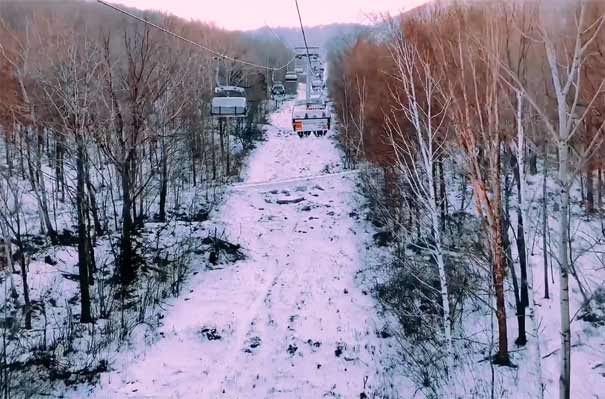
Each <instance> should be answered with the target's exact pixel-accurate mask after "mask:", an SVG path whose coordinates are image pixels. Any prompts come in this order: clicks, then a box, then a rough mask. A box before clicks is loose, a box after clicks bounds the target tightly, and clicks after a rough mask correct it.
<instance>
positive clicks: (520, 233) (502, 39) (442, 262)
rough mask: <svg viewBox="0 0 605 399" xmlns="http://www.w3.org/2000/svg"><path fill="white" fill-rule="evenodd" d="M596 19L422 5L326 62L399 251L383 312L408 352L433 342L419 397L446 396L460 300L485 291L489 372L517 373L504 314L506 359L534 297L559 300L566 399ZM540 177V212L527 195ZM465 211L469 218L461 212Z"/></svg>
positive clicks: (597, 165) (350, 158)
mask: <svg viewBox="0 0 605 399" xmlns="http://www.w3.org/2000/svg"><path fill="white" fill-rule="evenodd" d="M604 15H605V6H604V5H603V3H602V2H598V1H565V2H564V1H561V2H551V1H509V2H504V1H501V2H490V3H489V4H487V3H468V4H466V3H465V4H449V5H447V6H445V5H437V6H435V5H430V6H426V7H423V8H420V9H417V10H415V11H413V12H410V13H408V14H405V15H404V16H403V17H402V18H401V20H393V19H385V21H384V22H383V23H382V28H383V29H382V32H381V33H378V34H377V33H373V34H364V35H360V36H359V37H358V38H357V39H356V40H355V41H353V42H351V43H350V44H349V45H348V46H346V47H345V48H344V49H340V50H338V51H333V52H332V54H331V56H330V58H331V63H330V78H331V82H330V90H331V95H332V97H333V99H334V102H335V110H336V112H337V114H338V118H339V127H340V139H341V141H342V143H343V147H344V151H345V156H346V161H347V164H348V165H349V166H350V167H359V166H363V165H365V166H367V165H370V166H372V167H371V168H370V169H367V170H368V172H367V175H368V176H369V177H368V178H366V186H368V187H370V190H369V192H370V193H372V194H371V196H370V197H371V198H370V201H371V204H372V205H373V206H372V209H374V213H375V214H376V215H375V216H376V219H377V220H378V221H379V222H378V223H380V224H379V225H380V226H381V227H384V229H385V230H387V231H389V232H390V233H392V235H393V236H394V238H393V239H394V241H395V243H394V246H395V247H396V248H397V251H396V256H397V258H398V261H397V262H398V264H399V266H398V267H397V268H395V271H393V274H394V275H395V276H396V277H394V280H395V281H396V282H397V284H395V287H394V289H393V290H391V291H389V290H387V289H385V290H384V291H383V294H384V297H385V298H386V299H385V301H386V303H387V304H388V305H389V306H390V307H391V308H393V309H395V313H396V314H397V315H398V316H399V317H400V321H401V323H402V326H403V328H404V330H405V333H406V334H405V335H406V339H410V337H415V339H416V340H417V341H422V342H427V341H431V342H432V345H433V346H431V348H430V350H429V351H427V352H424V353H423V355H426V354H427V353H432V354H433V356H434V358H433V359H432V360H434V361H435V362H436V363H437V364H440V365H441V371H440V372H435V371H430V372H426V369H427V368H429V365H428V363H429V362H427V361H426V360H423V363H422V362H421V363H422V364H421V366H422V367H423V369H424V370H425V371H424V372H423V373H420V374H421V376H420V377H419V381H420V382H419V383H420V384H421V385H423V386H424V387H425V388H426V389H427V390H428V391H431V390H433V389H435V391H432V392H433V393H435V392H437V391H436V389H437V387H436V385H438V384H436V383H431V382H430V380H431V378H428V377H427V374H428V375H433V374H439V376H438V377H436V376H435V375H433V377H435V379H438V378H440V379H441V381H445V382H446V383H445V385H448V384H450V385H452V384H454V383H453V382H452V381H451V380H450V379H451V376H452V375H453V371H454V370H455V368H456V367H458V365H456V363H457V361H456V360H458V362H459V361H460V345H459V344H457V342H458V341H456V339H455V337H453V335H457V334H456V327H455V325H456V321H457V320H458V321H460V318H461V317H462V315H463V314H464V313H463V307H464V301H465V298H469V297H470V298H472V299H473V300H477V297H478V295H477V293H478V292H484V294H485V295H483V296H482V298H481V301H483V304H484V305H486V306H487V307H488V308H489V309H493V314H495V317H496V321H495V325H496V326H497V348H496V349H495V353H494V356H493V363H494V364H497V365H512V360H511V356H510V351H511V343H510V342H508V336H509V329H510V325H509V324H510V323H511V321H510V319H511V317H510V315H507V312H510V311H511V310H512V311H513V312H514V315H515V319H516V324H517V325H516V331H517V334H518V335H517V337H516V340H515V344H516V345H517V346H519V347H522V346H525V345H526V344H527V343H528V340H529V337H528V335H529V334H528V333H527V329H528V328H530V329H531V335H534V334H537V332H538V329H537V328H536V327H535V323H536V320H535V318H534V305H533V301H534V299H533V298H537V297H539V296H540V295H542V296H544V297H545V298H549V296H552V293H553V287H551V285H555V286H558V287H557V288H558V289H559V293H558V295H557V296H558V297H559V310H560V315H559V317H560V337H561V342H560V347H561V348H560V379H559V384H560V385H559V392H560V397H561V398H562V399H563V398H569V397H570V387H571V377H570V376H571V329H570V322H571V317H572V316H573V315H570V293H569V292H570V278H572V279H573V281H574V284H575V285H576V286H577V287H578V289H579V291H580V293H581V295H582V299H581V303H582V309H583V311H589V310H587V309H590V306H591V300H592V295H591V288H590V287H587V284H586V283H585V282H584V281H583V280H582V277H581V276H582V271H581V270H578V269H579V268H580V265H579V264H580V262H578V259H579V256H578V253H579V252H580V249H579V248H577V247H576V248H574V241H575V240H574V236H573V235H574V232H573V231H572V228H571V222H573V221H574V220H576V219H575V218H578V216H577V215H576V212H575V210H574V209H573V206H574V203H579V205H580V206H581V207H582V209H583V212H584V217H586V218H588V220H589V221H591V220H594V221H600V223H601V226H602V224H603V211H604V203H603V201H604V195H605V184H604V179H605V176H604V169H605V145H604V139H605V134H604V132H603V126H604V124H605V91H604V90H603V89H604V88H605V87H604V85H605V70H604V69H603V63H604V62H605V56H604V53H603V45H604V44H605V30H604V29H603V24H604V23H605V19H604ZM385 31H386V32H387V33H386V34H385V33H384V32H385ZM368 60H372V62H368ZM540 175H542V178H541V183H540V184H541V185H542V187H541V188H540V190H539V192H540V191H541V194H542V197H543V199H542V201H541V202H542V203H541V204H540V205H538V204H537V200H535V199H534V197H529V193H530V192H532V191H531V190H530V187H529V184H530V183H528V182H530V181H531V182H532V183H531V184H532V185H533V184H535V182H538V181H540ZM578 185H579V186H580V191H581V194H579V195H578V196H576V195H575V191H574V190H575V188H577V187H578ZM532 190H534V191H533V192H534V193H535V192H536V187H535V185H534V186H533V187H532ZM547 191H548V192H554V193H555V194H556V196H555V198H556V199H555V200H552V198H551V197H550V196H549V195H548V193H547ZM577 197H579V198H577ZM470 201H472V202H473V210H472V212H464V210H465V209H467V206H468V205H469V203H470ZM549 202H550V205H552V207H551V206H549ZM536 209H537V211H536ZM551 212H555V213H554V214H552V213H551ZM537 219H539V222H538V220H537ZM551 227H552V228H553V229H554V233H553V234H552V235H553V236H554V239H553V240H554V242H553V243H551V241H550V236H551V233H550V230H551ZM477 232H479V233H478V234H477ZM538 236H541V238H540V240H541V241H542V242H541V244H542V245H541V251H542V259H543V270H542V273H541V274H542V275H543V279H544V281H543V282H540V283H543V286H544V292H543V293H540V292H536V291H535V290H534V289H533V287H534V281H533V270H537V269H536V268H532V267H531V266H532V264H531V262H532V261H531V259H530V258H532V259H535V258H533V257H532V256H531V254H532V253H533V247H534V243H535V240H536V238H535V237H538ZM530 237H531V238H530ZM601 239H602V237H600V238H599V237H596V238H595V240H596V241H597V242H598V241H599V240H601ZM576 245H579V244H576ZM418 255H422V256H424V257H422V256H418ZM533 262H535V260H534V261H533ZM549 265H550V267H551V268H552V267H553V265H555V266H556V270H557V271H558V281H557V283H555V284H553V282H551V281H550V279H551V277H552V273H553V272H552V270H549ZM483 266H486V267H487V268H485V269H484V268H482V267H483ZM399 268H403V269H404V271H403V272H401V271H400V269H399ZM410 274H413V275H414V276H413V277H410ZM402 275H403V276H402ZM549 276H551V277H549ZM552 278H554V277H552ZM486 280H487V281H486ZM419 283H420V284H419ZM488 283H489V284H488ZM423 287H424V288H423ZM391 288H393V287H391ZM419 297H420V299H418V298H419ZM509 302H511V303H513V304H514V306H512V308H513V309H510V308H511V306H508V305H507V304H508V303H509ZM553 317H554V316H553ZM528 318H529V319H528ZM527 320H529V325H530V327H526V323H527ZM435 323H438V324H437V325H439V326H441V327H440V328H439V329H438V330H434V328H435ZM419 326H421V327H419ZM427 329H433V330H432V331H434V332H433V333H431V334H428V335H430V336H431V337H430V339H428V338H427V337H426V335H427V333H426V330H427ZM419 330H424V332H422V331H419ZM458 333H459V334H461V333H460V332H458ZM459 334H458V335H459ZM419 337H420V338H419ZM530 344H531V345H536V343H535V342H534V343H531V342H530ZM418 346H419V345H417V346H416V349H413V350H410V352H413V353H414V354H415V359H418V358H422V357H423V356H420V355H419V350H418V349H417V348H418ZM420 346H421V345H420ZM434 353H438V354H440V356H436V355H434ZM424 358H425V359H426V356H424ZM435 358H437V359H441V358H442V359H443V361H442V362H439V361H437V360H435ZM540 361H541V359H539V358H538V360H537V362H538V365H537V366H536V367H538V368H539V367H540V364H539V363H540ZM538 393H540V394H542V395H543V388H540V387H539V388H537V389H536V394H538ZM493 395H494V392H493V390H492V397H493Z"/></svg>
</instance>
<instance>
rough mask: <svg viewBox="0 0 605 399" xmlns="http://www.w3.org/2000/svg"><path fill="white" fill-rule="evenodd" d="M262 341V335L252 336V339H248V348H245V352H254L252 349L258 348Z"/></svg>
mask: <svg viewBox="0 0 605 399" xmlns="http://www.w3.org/2000/svg"><path fill="white" fill-rule="evenodd" d="M261 342H262V340H261V339H260V337H252V338H250V340H249V341H248V348H246V349H244V352H246V353H252V350H253V349H256V348H258V347H259V346H260V344H261Z"/></svg>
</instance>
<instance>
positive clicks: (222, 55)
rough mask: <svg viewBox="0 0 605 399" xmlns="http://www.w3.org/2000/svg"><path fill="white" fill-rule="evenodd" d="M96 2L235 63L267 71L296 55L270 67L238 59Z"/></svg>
mask: <svg viewBox="0 0 605 399" xmlns="http://www.w3.org/2000/svg"><path fill="white" fill-rule="evenodd" d="M97 3H100V4H102V5H104V6H106V7H109V8H111V9H113V10H115V11H117V12H119V13H121V14H124V15H126V16H128V17H130V18H133V19H136V20H137V21H139V22H141V23H144V24H146V25H149V26H151V27H153V28H155V29H157V30H159V31H161V32H164V33H166V34H167V35H170V36H172V37H174V38H176V39H179V40H182V41H184V42H186V43H189V44H191V45H192V46H195V47H198V48H201V49H202V50H204V51H207V52H208V53H210V54H212V55H214V56H216V57H220V58H223V59H226V60H230V61H233V62H235V63H239V64H242V65H247V66H250V67H253V68H258V69H266V70H269V71H281V70H282V69H285V68H287V67H288V66H289V65H290V64H291V63H292V62H293V61H294V60H296V56H294V57H292V59H290V60H289V61H288V63H287V64H285V65H283V66H280V67H270V66H268V65H267V66H265V65H260V64H257V63H254V62H251V61H245V60H240V59H238V58H235V57H231V56H229V55H227V54H223V53H221V52H219V51H216V50H214V49H212V48H210V47H207V46H204V45H203V44H200V43H197V42H194V41H193V40H190V39H187V38H186V37H183V36H181V35H179V34H177V33H174V32H172V31H170V30H168V29H166V28H164V27H161V26H159V25H157V24H154V23H153V22H150V21H147V20H146V19H143V18H141V17H139V16H137V15H134V14H133V13H131V12H128V11H126V10H124V9H122V8H120V7H117V6H115V5H113V4H110V3H108V2H106V1H104V0H97Z"/></svg>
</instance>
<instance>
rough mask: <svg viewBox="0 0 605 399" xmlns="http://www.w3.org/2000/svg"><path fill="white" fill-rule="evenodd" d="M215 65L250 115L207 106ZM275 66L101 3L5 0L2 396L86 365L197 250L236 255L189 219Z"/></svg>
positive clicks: (227, 173) (27, 392)
mask: <svg viewBox="0 0 605 399" xmlns="http://www.w3.org/2000/svg"><path fill="white" fill-rule="evenodd" d="M134 12H136V13H137V14H138V15H140V16H141V17H144V18H146V19H148V20H151V21H153V22H155V23H159V24H161V25H162V26H164V27H166V28H168V29H170V30H172V31H173V32H175V33H177V34H179V35H182V36H183V37H186V38H188V39H189V40H192V41H194V42H197V43H200V44H203V45H205V46H208V47H211V48H213V49H215V50H216V51H217V52H220V53H221V54H224V55H227V56H229V57H231V58H232V59H246V60H248V61H252V62H257V63H260V64H262V65H268V66H273V67H274V66H278V65H284V64H285V63H287V62H288V60H289V59H290V58H291V53H290V50H288V49H287V48H286V47H285V46H284V45H283V44H282V43H280V42H279V41H275V40H269V41H267V40H262V39H251V38H247V37H244V36H243V35H241V34H238V33H231V32H226V31H223V30H220V29H217V28H215V27H213V26H210V25H206V24H203V23H198V22H186V21H185V20H182V19H179V18H176V17H173V16H168V15H164V14H160V13H146V14H143V13H140V12H137V11H136V10H135V11H134ZM217 68H219V72H218V78H219V80H220V81H221V82H225V81H227V82H230V83H231V84H233V85H239V86H243V87H246V88H247V97H248V103H249V112H248V116H247V118H246V119H243V120H238V121H237V122H236V121H226V120H225V121H221V122H217V121H216V120H215V119H213V118H212V117H211V116H210V101H211V99H212V96H213V92H214V87H215V85H216V84H217V82H216V77H217V72H216V71H217ZM284 72H285V71H284ZM279 73H280V72H278V73H277V74H279ZM282 74H283V73H282ZM273 78H275V79H280V78H281V77H280V76H273ZM270 79H271V76H270V74H267V73H266V72H265V71H263V70H258V69H251V68H247V67H245V66H242V65H241V64H239V63H235V62H232V61H229V60H222V59H217V57H215V56H213V55H212V54H209V53H207V52H202V51H199V49H197V48H196V47H194V46H191V45H190V44H188V43H186V42H183V41H179V40H175V39H174V38H173V37H169V36H167V35H164V34H163V33H162V32H159V31H157V30H153V28H150V27H149V26H147V25H144V24H141V23H139V22H137V21H135V20H132V19H128V18H126V17H125V16H123V15H119V14H117V13H115V11H113V10H111V9H108V8H105V7H103V6H101V5H99V4H92V3H86V2H75V1H74V2H71V1H66V2H46V3H44V2H26V1H24V2H21V1H13V2H11V1H8V2H7V1H3V2H0V86H1V88H2V89H1V90H0V149H1V150H2V155H1V156H0V245H1V248H0V254H1V255H2V258H1V259H0V270H1V271H2V273H3V274H2V277H1V278H0V280H1V281H2V283H3V286H4V287H8V288H7V290H8V291H7V292H5V293H4V296H3V302H2V304H1V308H0V313H1V315H0V322H1V324H2V330H1V331H2V340H3V341H2V342H3V344H2V353H1V354H0V357H1V360H0V387H1V389H0V397H2V398H13V397H15V398H16V397H25V398H29V397H32V395H35V394H44V393H47V392H48V390H49V389H51V388H50V387H51V386H52V384H53V383H54V382H53V381H55V382H56V381H57V380H59V381H64V383H65V384H70V383H75V382H79V381H85V380H87V379H88V378H89V377H91V376H93V375H94V373H95V371H102V370H103V369H105V368H106V367H107V359H106V358H104V356H103V355H102V354H101V353H102V352H103V350H104V348H115V345H118V344H119V342H120V341H121V340H122V339H123V338H124V337H127V336H129V335H130V334H132V333H133V331H135V330H137V329H140V328H144V326H145V325H153V324H155V323H157V322H158V321H159V318H158V317H159V316H158V313H157V312H158V309H159V308H161V306H162V302H163V301H164V300H165V299H166V298H167V297H169V296H171V295H177V294H178V293H179V291H180V289H181V282H182V280H183V278H184V277H185V276H186V275H187V274H188V272H189V267H190V263H191V260H192V259H195V257H196V256H197V257H200V256H201V257H208V253H210V258H211V259H210V260H211V262H215V263H216V262H217V261H220V259H217V258H220V257H223V256H231V257H233V256H235V257H237V256H240V254H238V253H237V251H235V252H234V251H233V250H232V251H231V252H229V253H227V252H228V251H227V252H224V250H225V248H230V249H233V248H232V247H230V246H229V243H228V242H227V241H225V239H226V238H225V237H222V236H221V232H220V231H213V232H210V231H203V230H204V229H203V228H201V225H200V224H199V223H197V222H203V221H205V220H206V219H207V218H208V214H209V213H210V212H211V211H212V210H213V207H214V205H215V204H216V203H217V202H218V201H219V200H220V198H221V193H222V190H223V187H224V184H225V183H227V182H231V181H235V180H237V179H238V174H239V171H240V169H241V162H242V158H243V156H244V155H245V154H246V152H247V151H249V150H250V149H251V148H252V147H253V146H254V141H255V140H257V139H259V138H260V137H261V136H262V132H261V131H260V125H259V123H262V122H263V120H264V117H265V104H266V102H265V100H266V99H267V93H268V88H267V85H270V84H271V82H269V80H270ZM234 140H235V142H233V141H234ZM177 233H178V234H177ZM194 238H196V239H195V240H194ZM71 248H73V251H72V249H71ZM221 251H223V252H221ZM33 262H36V263H37V265H38V266H37V267H36V268H35V270H36V273H35V274H33V275H32V274H31V273H30V266H31V265H32V263H33ZM57 264H59V265H58V267H59V269H60V270H62V275H58V276H57V277H54V279H48V282H45V281H46V280H45V279H44V276H43V275H44V273H46V272H45V271H44V270H46V269H44V267H42V266H41V265H47V266H51V265H53V266H54V265H57ZM72 268H73V269H72ZM40 270H42V271H40ZM48 272H49V273H50V271H48ZM17 277H18V278H17ZM32 287H33V288H32ZM141 326H143V327H141ZM34 375H35V376H36V377H35V380H34V379H33V378H34V377H33V376H34ZM34 381H35V382H34Z"/></svg>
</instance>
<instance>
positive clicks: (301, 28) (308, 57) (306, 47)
mask: <svg viewBox="0 0 605 399" xmlns="http://www.w3.org/2000/svg"><path fill="white" fill-rule="evenodd" d="M294 3H296V11H297V12H298V21H299V22H300V30H301V31H302V35H303V41H304V42H305V51H306V52H307V61H308V62H309V72H311V71H312V70H313V66H312V65H311V56H310V55H309V45H308V44H307V35H306V34H305V27H304V25H303V21H302V17H301V15H300V7H299V6H298V0H294ZM307 78H308V77H307Z"/></svg>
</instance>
